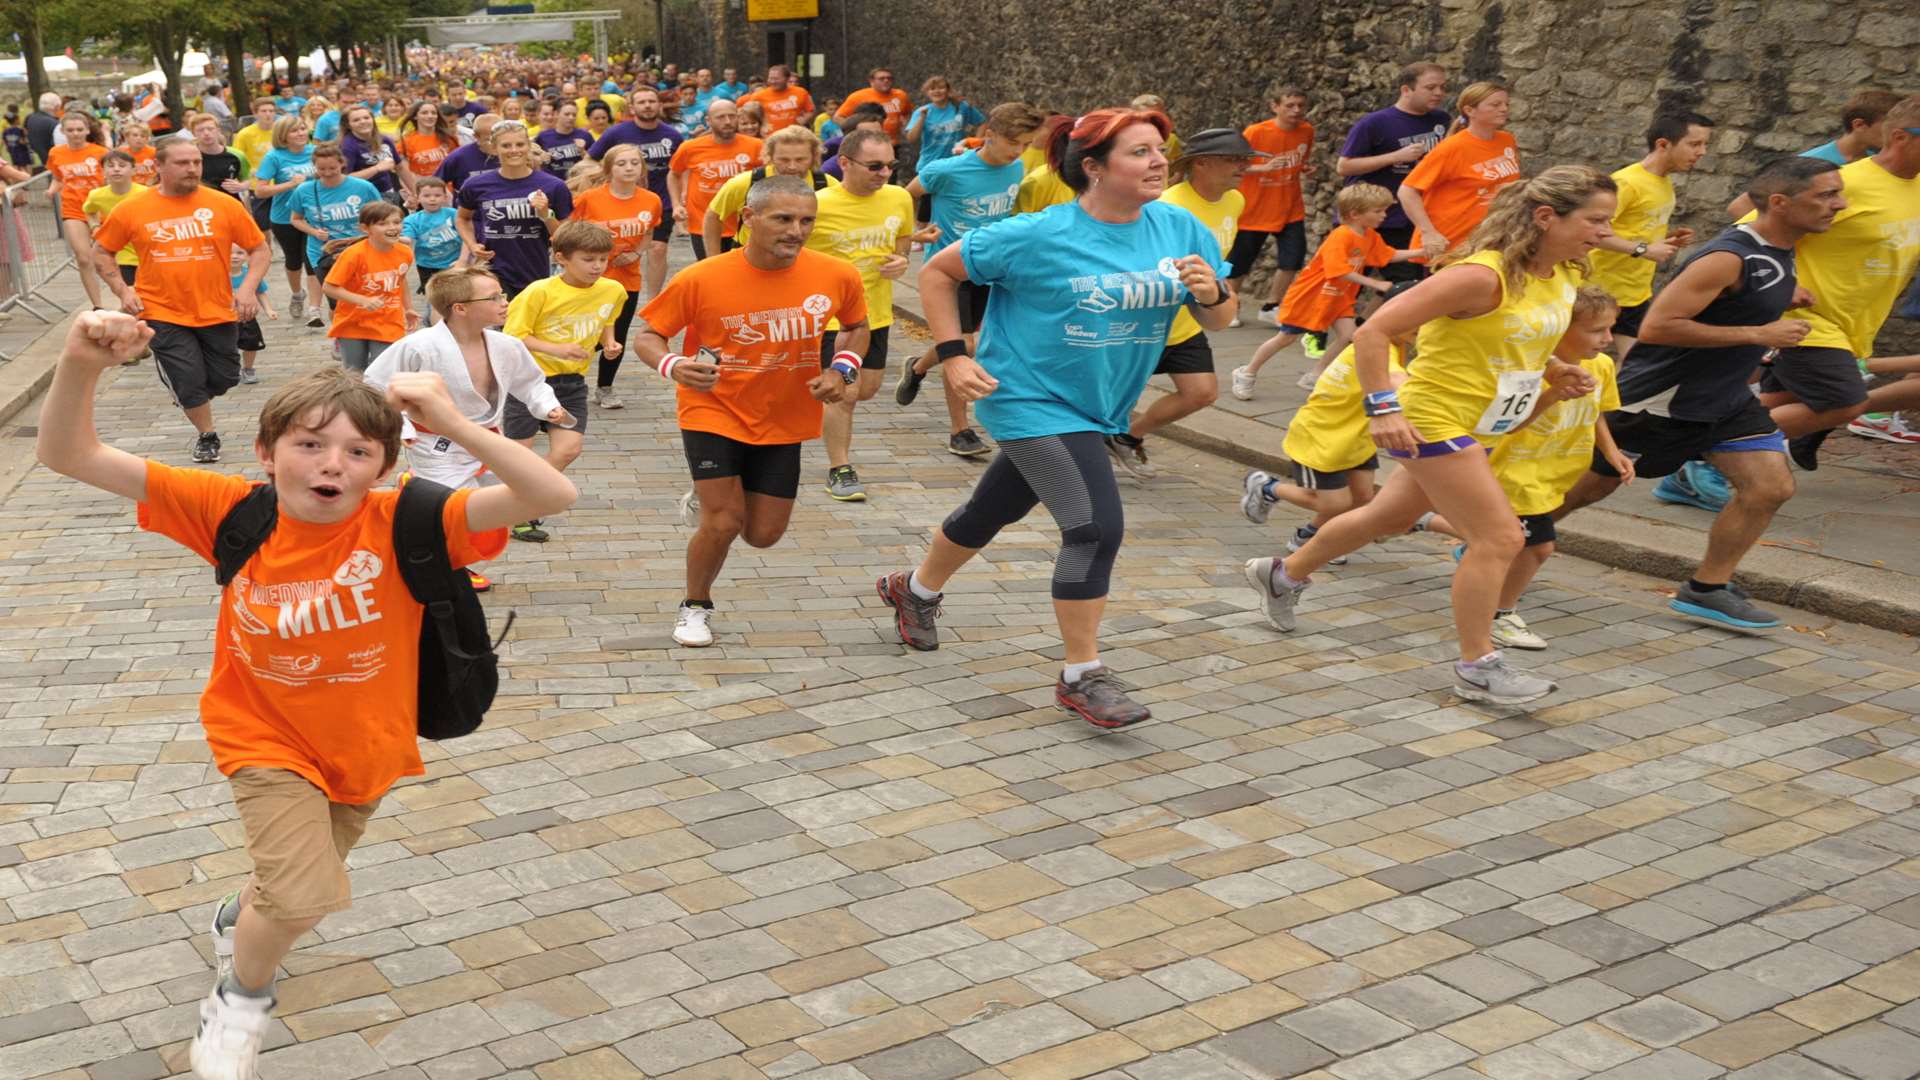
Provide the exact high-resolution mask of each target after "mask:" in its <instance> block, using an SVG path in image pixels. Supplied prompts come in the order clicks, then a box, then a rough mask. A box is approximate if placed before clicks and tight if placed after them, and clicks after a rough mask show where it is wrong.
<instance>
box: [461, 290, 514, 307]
mask: <svg viewBox="0 0 1920 1080" xmlns="http://www.w3.org/2000/svg"><path fill="white" fill-rule="evenodd" d="M506 298H507V294H506V293H503V292H497V293H489V294H488V295H486V296H469V297H467V298H466V299H465V300H461V301H459V303H462V304H497V303H499V302H500V301H502V300H505V299H506Z"/></svg>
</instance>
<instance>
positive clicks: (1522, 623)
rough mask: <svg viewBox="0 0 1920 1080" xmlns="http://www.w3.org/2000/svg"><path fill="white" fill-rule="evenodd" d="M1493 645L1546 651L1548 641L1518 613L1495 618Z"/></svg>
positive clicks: (1512, 612)
mask: <svg viewBox="0 0 1920 1080" xmlns="http://www.w3.org/2000/svg"><path fill="white" fill-rule="evenodd" d="M1493 643H1494V644H1495V645H1502V646H1505V647H1506V648H1509V649H1544V648H1546V647H1547V639H1546V638H1543V637H1541V636H1540V635H1539V634H1537V633H1534V631H1533V629H1532V628H1531V627H1529V626H1528V625H1527V620H1525V619H1523V618H1521V617H1520V613H1519V612H1517V611H1509V612H1507V613H1506V614H1505V615H1495V616H1494V617H1493Z"/></svg>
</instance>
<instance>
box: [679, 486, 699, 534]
mask: <svg viewBox="0 0 1920 1080" xmlns="http://www.w3.org/2000/svg"><path fill="white" fill-rule="evenodd" d="M680 524H682V525H685V526H686V527H687V528H689V529H697V528H699V527H700V493H699V492H697V491H689V492H687V493H686V494H685V495H682V496H680Z"/></svg>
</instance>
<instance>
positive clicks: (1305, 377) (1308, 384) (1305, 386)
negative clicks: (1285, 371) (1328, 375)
mask: <svg viewBox="0 0 1920 1080" xmlns="http://www.w3.org/2000/svg"><path fill="white" fill-rule="evenodd" d="M1319 381H1320V373H1319V372H1318V371H1315V370H1314V369H1312V368H1308V369H1307V370H1305V371H1303V372H1301V373H1300V381H1299V382H1296V383H1294V384H1293V385H1295V386H1297V387H1299V388H1300V389H1302V390H1306V391H1309V392H1310V391H1312V390H1313V387H1314V384H1315V383H1318V382H1319Z"/></svg>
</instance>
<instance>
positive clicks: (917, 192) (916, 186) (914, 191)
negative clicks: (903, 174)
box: [907, 176, 927, 199]
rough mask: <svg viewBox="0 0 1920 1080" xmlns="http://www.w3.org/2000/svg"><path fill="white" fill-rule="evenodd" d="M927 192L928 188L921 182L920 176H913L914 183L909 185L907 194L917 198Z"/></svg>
mask: <svg viewBox="0 0 1920 1080" xmlns="http://www.w3.org/2000/svg"><path fill="white" fill-rule="evenodd" d="M926 193H927V189H926V188H925V187H924V186H923V185H922V184H921V183H920V178H919V177H917V176H916V177H914V178H913V183H911V184H908V185H907V194H909V195H911V196H913V197H914V198H916V199H918V198H919V197H920V196H922V195H925V194H926Z"/></svg>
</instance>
